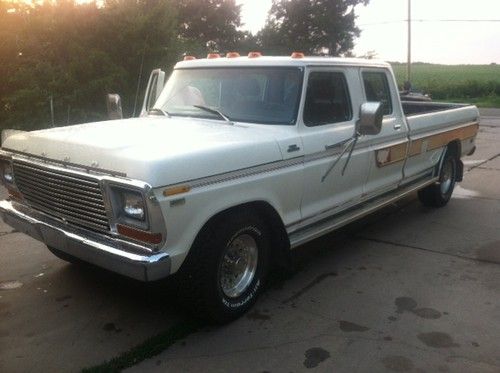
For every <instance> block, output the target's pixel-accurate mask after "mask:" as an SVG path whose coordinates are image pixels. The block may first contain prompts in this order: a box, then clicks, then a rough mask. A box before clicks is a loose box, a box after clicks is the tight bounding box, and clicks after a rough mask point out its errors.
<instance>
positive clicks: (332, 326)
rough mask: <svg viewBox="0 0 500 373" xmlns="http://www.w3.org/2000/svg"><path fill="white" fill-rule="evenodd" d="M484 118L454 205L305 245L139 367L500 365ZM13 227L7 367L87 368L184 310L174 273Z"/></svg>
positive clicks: (494, 158) (8, 250) (2, 355)
mask: <svg viewBox="0 0 500 373" xmlns="http://www.w3.org/2000/svg"><path fill="white" fill-rule="evenodd" d="M492 113H493V114H492ZM495 115H496V116H495ZM483 122H484V124H485V126H481V132H480V134H479V137H478V141H477V143H478V150H477V152H476V154H474V155H473V156H472V157H468V158H466V160H467V162H468V163H466V166H467V169H468V171H467V172H466V175H465V178H464V182H463V183H461V185H460V186H459V187H458V188H457V189H456V191H455V193H454V198H453V199H452V201H451V202H450V204H449V205H448V206H447V207H445V208H443V209H438V210H433V209H427V208H424V207H422V206H421V205H420V204H419V203H418V202H417V201H416V200H415V198H414V196H413V197H412V198H408V199H405V200H403V201H401V202H400V203H398V204H397V205H394V206H390V207H388V208H387V209H385V210H383V211H381V212H378V213H376V214H374V215H371V216H369V217H367V218H366V219H364V220H362V221H360V222H357V223H355V224H352V225H350V226H348V227H346V228H345V229H343V230H342V231H339V232H337V233H334V234H330V235H328V236H325V237H323V238H321V239H318V240H316V241H314V242H312V243H310V244H308V245H306V246H304V247H301V248H300V249H299V250H298V251H297V253H296V255H297V261H298V263H299V267H300V269H299V271H298V272H297V273H296V274H295V275H294V276H292V277H290V278H288V279H283V278H281V277H279V276H272V279H271V283H270V284H269V288H268V290H267V291H266V292H265V293H264V294H263V296H262V298H261V299H260V300H259V301H258V303H257V304H256V306H255V307H254V309H252V310H251V311H250V312H249V313H248V315H246V316H245V317H243V318H241V319H239V320H237V321H236V322H234V323H232V324H229V325H226V326H223V327H206V328H204V329H202V330H201V331H199V332H197V333H194V334H192V335H190V336H188V337H186V338H184V339H183V340H179V341H178V342H177V343H175V344H174V345H173V346H171V347H170V348H169V349H167V350H165V351H163V352H162V353H161V354H159V355H158V356H156V357H154V358H152V359H149V360H146V361H144V362H142V363H140V364H138V365H137V366H135V367H133V368H131V369H130V371H132V372H178V371H182V372H199V371H207V372H228V371H229V372H233V371H238V372H240V373H244V372H264V371H268V372H290V371H294V372H300V371H308V370H314V371H320V372H332V371H335V372H391V371H440V372H455V371H456V372H499V371H500V356H499V355H498V351H499V350H500V341H499V339H498V336H499V335H500V298H499V297H498V293H499V290H500V271H499V267H498V264H499V263H500V219H499V216H500V188H498V185H500V170H498V168H499V163H498V162H499V160H500V157H499V156H498V144H499V143H500V111H498V112H494V111H488V117H487V118H485V119H484V121H483ZM478 165H479V166H478ZM469 167H470V169H469ZM0 193H2V191H0ZM9 230H10V229H9V228H8V227H6V226H4V225H3V224H2V223H0V249H1V250H2V256H0V269H1V270H0V282H5V281H20V282H22V283H23V286H22V287H20V288H17V289H13V290H2V291H0V371H2V372H8V373H10V372H24V371H34V370H39V371H78V370H80V369H82V368H84V367H87V366H91V365H95V364H98V363H101V362H103V361H105V360H108V359H111V358H113V357H114V356H116V355H119V354H121V353H123V352H125V351H127V350H128V349H130V348H131V347H132V346H135V345H137V344H139V343H141V342H143V341H144V340H145V339H147V338H148V337H151V336H153V335H156V334H158V333H159V332H161V331H163V330H166V329H167V328H168V327H169V326H171V325H174V324H176V323H178V322H179V320H181V319H182V318H183V317H184V315H183V314H182V313H181V312H179V311H177V310H176V307H175V299H173V298H172V295H171V293H170V292H169V289H168V285H169V283H168V282H165V283H162V284H156V285H152V286H151V285H150V286H143V285H140V284H137V283H136V282H133V281H128V280H126V279H123V278H121V277H119V276H115V275H112V274H108V273H105V272H102V271H98V270H95V269H90V268H79V267H75V266H71V265H67V264H65V263H63V262H61V261H60V260H58V259H57V258H54V257H52V256H51V254H50V253H49V252H48V251H47V250H46V249H45V248H44V247H43V245H41V244H39V243H37V242H36V241H34V240H31V239H30V238H28V237H26V236H25V235H23V234H21V233H16V232H9ZM41 274H42V275H41Z"/></svg>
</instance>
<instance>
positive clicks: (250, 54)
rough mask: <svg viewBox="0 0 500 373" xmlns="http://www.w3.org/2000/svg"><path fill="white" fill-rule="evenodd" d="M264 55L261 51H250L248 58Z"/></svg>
mask: <svg viewBox="0 0 500 373" xmlns="http://www.w3.org/2000/svg"><path fill="white" fill-rule="evenodd" d="M258 57H262V53H260V52H250V53H248V58H258Z"/></svg>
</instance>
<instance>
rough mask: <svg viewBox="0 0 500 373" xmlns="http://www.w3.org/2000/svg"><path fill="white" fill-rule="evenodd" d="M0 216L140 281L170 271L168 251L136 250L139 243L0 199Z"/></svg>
mask: <svg viewBox="0 0 500 373" xmlns="http://www.w3.org/2000/svg"><path fill="white" fill-rule="evenodd" d="M0 217H1V218H3V220H4V221H5V223H6V224H8V225H10V226H11V227H13V228H14V229H16V230H18V231H20V232H23V233H26V234H27V235H29V236H31V237H33V238H34V239H36V240H38V241H41V242H43V243H45V244H46V245H47V246H50V247H53V248H55V249H58V250H60V251H62V252H65V253H67V254H69V255H72V256H74V257H76V258H79V259H81V260H83V261H85V262H88V263H92V264H95V265H96V266H99V267H102V268H105V269H107V270H110V271H112V272H116V273H119V274H121V275H124V276H127V277H131V278H134V279H136V280H140V281H155V280H159V279H161V278H164V277H166V276H168V275H169V274H170V258H169V256H168V254H166V253H163V252H159V253H149V252H148V253H144V252H140V246H138V245H135V244H132V243H127V242H125V241H122V240H118V239H114V238H112V237H108V236H104V235H99V234H96V233H93V232H89V231H84V230H77V229H73V228H71V227H69V226H67V225H66V224H64V223H62V222H59V221H56V220H55V219H51V218H50V217H47V216H46V215H44V214H41V213H38V212H36V211H34V210H32V209H30V208H28V207H26V206H24V205H22V204H19V203H16V202H12V201H0Z"/></svg>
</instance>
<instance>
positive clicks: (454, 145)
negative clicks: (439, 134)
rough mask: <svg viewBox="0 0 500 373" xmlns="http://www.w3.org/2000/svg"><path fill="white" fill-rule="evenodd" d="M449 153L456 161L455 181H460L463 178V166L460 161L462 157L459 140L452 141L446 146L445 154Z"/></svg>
mask: <svg viewBox="0 0 500 373" xmlns="http://www.w3.org/2000/svg"><path fill="white" fill-rule="evenodd" d="M448 152H449V153H451V154H453V155H454V156H455V157H456V160H457V181H462V179H463V177H464V164H463V162H462V161H461V160H460V157H461V155H462V143H461V142H460V140H453V141H451V142H449V143H448V145H446V153H448Z"/></svg>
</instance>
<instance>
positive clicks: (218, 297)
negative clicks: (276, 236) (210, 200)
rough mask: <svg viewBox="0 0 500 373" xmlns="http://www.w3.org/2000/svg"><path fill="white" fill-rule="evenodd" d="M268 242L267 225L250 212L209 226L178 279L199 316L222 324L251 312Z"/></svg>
mask: <svg viewBox="0 0 500 373" xmlns="http://www.w3.org/2000/svg"><path fill="white" fill-rule="evenodd" d="M269 243H270V237H269V232H268V229H267V228H266V225H265V224H264V223H263V221H262V220H261V219H259V218H258V217H257V216H255V215H253V214H250V213H248V212H243V211H241V212H236V213H231V214H229V215H226V216H224V217H222V218H221V219H218V220H217V222H215V223H214V224H212V225H211V226H210V227H209V229H204V231H203V232H202V233H201V234H200V235H199V237H198V238H197V239H196V242H195V243H194V245H193V247H192V248H191V251H190V253H189V255H188V258H187V259H186V262H185V263H184V265H183V266H182V268H181V270H180V274H179V278H178V281H179V288H180V291H181V293H180V295H181V297H182V299H184V301H187V306H188V308H189V310H190V311H192V312H193V313H194V316H196V317H198V318H202V319H205V320H208V321H210V322H215V323H220V324H222V323H227V322H229V321H232V320H234V319H237V318H238V317H240V316H241V315H243V314H244V313H245V312H246V311H248V310H249V309H250V308H251V307H252V306H253V304H254V303H255V301H256V300H257V297H258V295H259V294H260V291H261V289H262V287H263V285H264V282H265V280H266V277H267V273H268V270H269V263H270V261H269V256H270V255H269V253H270V244H269Z"/></svg>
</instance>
